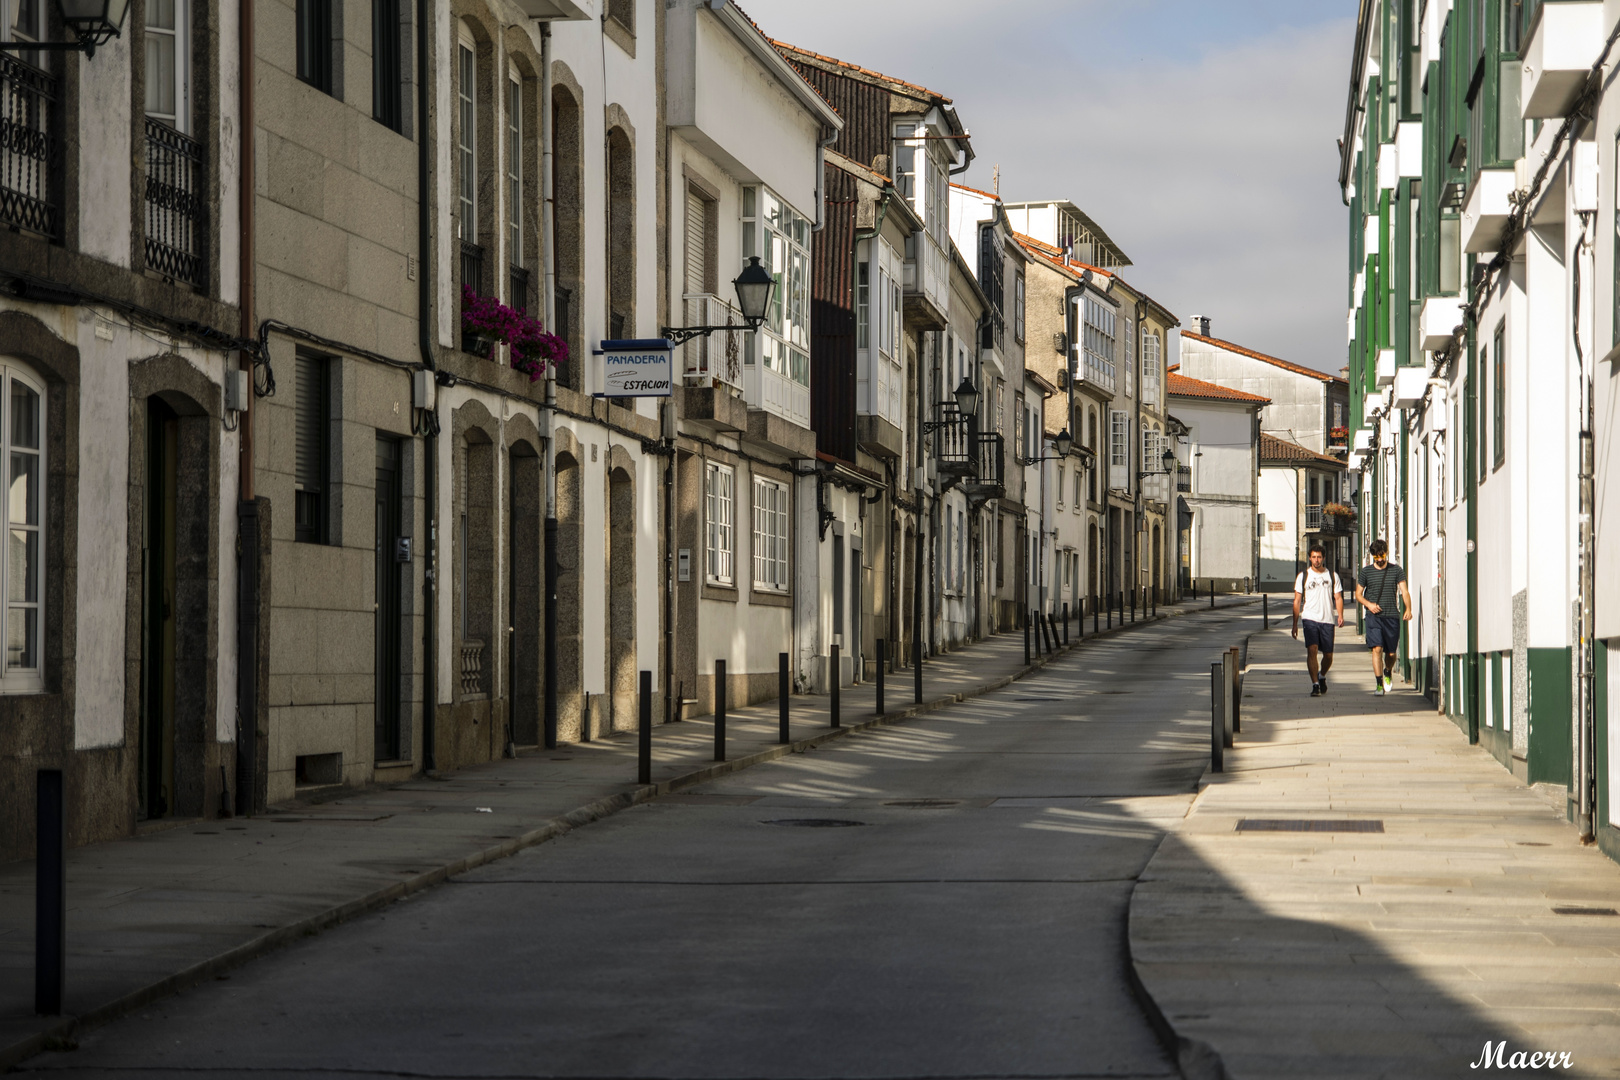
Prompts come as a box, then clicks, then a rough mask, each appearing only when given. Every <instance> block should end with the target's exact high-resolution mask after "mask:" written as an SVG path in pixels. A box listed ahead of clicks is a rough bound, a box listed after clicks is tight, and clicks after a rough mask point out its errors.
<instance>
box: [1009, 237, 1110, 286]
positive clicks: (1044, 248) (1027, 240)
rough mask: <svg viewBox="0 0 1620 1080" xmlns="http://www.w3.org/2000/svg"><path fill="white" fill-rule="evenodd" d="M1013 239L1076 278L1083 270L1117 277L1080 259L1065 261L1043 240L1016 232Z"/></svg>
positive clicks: (1030, 251)
mask: <svg viewBox="0 0 1620 1080" xmlns="http://www.w3.org/2000/svg"><path fill="white" fill-rule="evenodd" d="M1013 238H1014V239H1015V240H1017V241H1018V243H1019V245H1020V246H1022V247H1023V249H1024V250H1025V251H1027V252H1029V253H1030V254H1031V255H1035V256H1038V257H1039V258H1041V259H1044V260H1045V261H1047V262H1049V263H1051V264H1052V265H1053V266H1055V267H1057V268H1058V269H1059V270H1064V271H1067V272H1068V273H1070V274H1073V275H1074V276H1075V277H1079V276H1080V272H1081V271H1083V270H1090V271H1091V272H1092V273H1093V274H1101V275H1102V276H1103V277H1109V278H1111V277H1114V276H1115V275H1114V273H1113V272H1112V271H1109V270H1104V269H1103V268H1102V267H1100V266H1092V265H1091V264H1090V263H1083V262H1080V261H1079V260H1078V259H1065V258H1064V257H1063V252H1062V251H1060V250H1059V249H1057V248H1055V247H1053V246H1052V245H1051V244H1048V243H1046V242H1045V241H1043V240H1037V239H1035V238H1034V237H1033V236H1026V235H1024V234H1023V233H1021V232H1014V233H1013Z"/></svg>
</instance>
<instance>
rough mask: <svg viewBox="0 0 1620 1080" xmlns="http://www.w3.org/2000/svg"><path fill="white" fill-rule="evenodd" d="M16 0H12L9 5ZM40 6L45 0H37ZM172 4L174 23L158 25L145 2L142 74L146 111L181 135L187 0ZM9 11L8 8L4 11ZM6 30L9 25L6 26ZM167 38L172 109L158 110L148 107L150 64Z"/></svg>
mask: <svg viewBox="0 0 1620 1080" xmlns="http://www.w3.org/2000/svg"><path fill="white" fill-rule="evenodd" d="M15 2H16V0H12V3H11V4H8V5H7V7H8V8H9V7H11V6H12V5H13V4H15ZM38 2H39V5H40V7H41V8H43V7H44V6H45V0H38ZM172 3H173V5H174V26H172V27H161V26H153V25H152V21H151V20H152V17H153V15H155V14H156V13H157V9H158V5H157V3H156V0H147V4H146V19H147V23H146V28H145V29H146V74H147V79H148V80H149V81H148V82H147V91H146V94H147V97H146V104H147V108H146V115H147V116H149V117H151V118H152V119H153V120H156V121H158V122H160V123H164V124H167V125H169V126H170V127H172V128H174V130H176V131H178V132H180V134H182V135H190V134H191V64H190V60H191V0H172ZM8 14H9V12H8ZM8 30H9V28H8ZM165 41H167V42H168V43H169V45H170V47H171V48H173V50H174V86H173V88H172V89H173V91H174V111H173V112H172V113H169V112H162V111H158V110H155V109H153V108H152V89H153V88H154V87H155V86H156V85H157V81H156V77H155V75H154V68H155V67H157V64H156V63H155V61H156V59H157V54H158V50H159V49H161V48H162V45H163V43H164V42H165Z"/></svg>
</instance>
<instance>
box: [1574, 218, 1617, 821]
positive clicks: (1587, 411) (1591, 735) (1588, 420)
mask: <svg viewBox="0 0 1620 1080" xmlns="http://www.w3.org/2000/svg"><path fill="white" fill-rule="evenodd" d="M1580 216H1581V238H1580V240H1578V241H1577V242H1576V244H1575V258H1574V260H1573V266H1572V267H1571V269H1572V271H1573V275H1572V277H1573V285H1574V289H1573V290H1572V291H1573V292H1574V299H1573V301H1572V308H1571V324H1572V325H1571V334H1572V337H1573V338H1574V343H1575V361H1576V371H1577V373H1578V377H1579V379H1580V391H1579V393H1580V409H1581V433H1580V455H1581V456H1580V470H1581V471H1580V500H1581V502H1580V507H1581V510H1580V517H1579V518H1578V521H1579V522H1580V565H1579V570H1578V575H1577V579H1576V580H1577V590H1578V596H1579V601H1578V603H1579V612H1580V615H1579V619H1580V621H1579V626H1580V636H1579V639H1578V640H1577V642H1576V648H1577V649H1579V652H1578V653H1577V654H1576V660H1575V662H1576V665H1577V666H1576V679H1575V692H1576V695H1577V698H1576V709H1575V729H1576V730H1575V783H1576V791H1575V800H1574V801H1575V824H1576V826H1577V827H1578V828H1579V830H1580V834H1581V842H1582V843H1583V844H1590V843H1591V842H1592V840H1593V837H1594V835H1595V833H1596V822H1595V820H1594V819H1595V817H1596V813H1597V768H1596V760H1595V759H1596V751H1597V704H1596V699H1595V697H1594V694H1595V690H1596V687H1595V686H1594V685H1593V684H1594V682H1595V676H1596V671H1595V666H1596V665H1595V661H1596V659H1597V658H1596V655H1595V653H1596V640H1595V634H1596V630H1597V624H1596V623H1595V622H1594V621H1593V610H1592V609H1593V601H1594V596H1593V592H1594V590H1595V588H1596V586H1597V580H1596V567H1595V566H1594V565H1593V564H1594V560H1595V559H1596V556H1597V552H1596V550H1595V537H1594V535H1593V514H1594V512H1595V509H1596V505H1597V499H1596V494H1597V493H1596V491H1595V490H1594V486H1595V485H1594V475H1593V466H1594V464H1595V462H1594V454H1593V449H1594V448H1593V434H1594V432H1596V430H1597V427H1596V419H1597V418H1596V415H1595V412H1594V408H1593V386H1592V372H1591V371H1589V370H1588V368H1587V363H1588V360H1587V356H1586V351H1585V350H1584V349H1582V348H1581V264H1582V262H1585V263H1586V268H1587V270H1588V275H1587V276H1588V278H1589V279H1593V280H1595V276H1596V275H1595V269H1596V268H1595V267H1594V266H1593V265H1592V263H1593V261H1594V260H1593V254H1592V242H1591V239H1590V237H1589V235H1588V233H1589V230H1590V227H1591V218H1592V216H1593V215H1592V214H1590V213H1585V212H1583V213H1582V214H1581V215H1580ZM1588 321H1590V320H1588ZM1609 737H1610V738H1611V739H1613V738H1616V737H1617V736H1616V735H1615V734H1612V733H1611V735H1610V736H1609Z"/></svg>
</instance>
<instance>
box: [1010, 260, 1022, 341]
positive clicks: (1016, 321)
mask: <svg viewBox="0 0 1620 1080" xmlns="http://www.w3.org/2000/svg"><path fill="white" fill-rule="evenodd" d="M1013 336H1014V337H1015V338H1017V339H1018V341H1019V343H1020V344H1022V343H1023V340H1024V275H1023V273H1021V272H1020V273H1019V275H1018V276H1017V277H1016V278H1015V279H1014V280H1013Z"/></svg>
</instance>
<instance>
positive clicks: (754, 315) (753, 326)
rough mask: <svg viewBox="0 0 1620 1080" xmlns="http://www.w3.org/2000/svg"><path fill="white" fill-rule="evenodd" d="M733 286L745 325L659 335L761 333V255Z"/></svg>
mask: <svg viewBox="0 0 1620 1080" xmlns="http://www.w3.org/2000/svg"><path fill="white" fill-rule="evenodd" d="M63 2H64V3H65V2H69V0H63ZM731 284H732V287H734V288H735V289H736V290H737V306H738V307H739V308H741V309H742V317H743V323H744V325H742V326H736V325H733V324H730V323H728V324H726V325H725V326H666V327H664V328H663V329H662V330H661V331H659V333H660V335H661V336H662V337H666V338H668V339H669V341H670V343H671V344H674V345H679V344H681V343H683V342H686V341H690V340H691V339H692V338H695V337H708V336H709V335H710V334H712V333H714V332H715V331H716V330H758V329H759V328H760V325H761V324H762V323H764V321H765V312H766V310H767V309H768V308H769V307H770V306H771V290H772V289H773V288H775V287H776V278H775V277H773V276H772V275H771V272H770V271H769V270H767V269H765V268H764V267H763V266H761V265H759V256H758V255H750V256H749V257H748V265H747V266H745V267H743V270H742V273H740V274H738V275H737V279H736V280H735V281H733V282H732V283H731Z"/></svg>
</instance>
